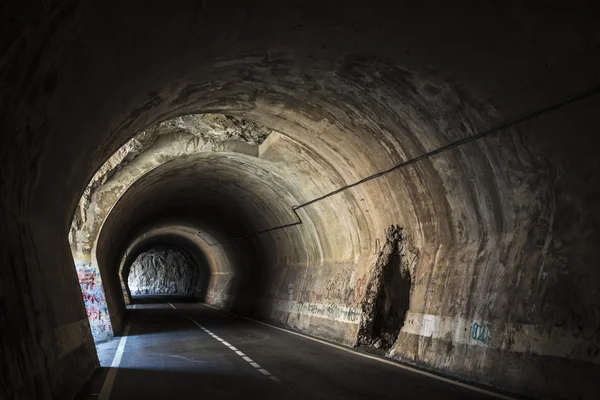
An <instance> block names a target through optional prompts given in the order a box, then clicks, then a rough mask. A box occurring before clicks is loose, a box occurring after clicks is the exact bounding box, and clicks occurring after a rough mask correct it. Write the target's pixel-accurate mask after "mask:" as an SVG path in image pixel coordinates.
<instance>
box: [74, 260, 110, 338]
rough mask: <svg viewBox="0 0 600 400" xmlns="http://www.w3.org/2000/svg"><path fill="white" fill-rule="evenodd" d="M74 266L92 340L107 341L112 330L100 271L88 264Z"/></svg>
mask: <svg viewBox="0 0 600 400" xmlns="http://www.w3.org/2000/svg"><path fill="white" fill-rule="evenodd" d="M75 266H76V268H77V278H78V279H79V286H81V294H82V295H83V303H84V304H85V311H86V312H87V315H88V320H89V321H90V328H91V330H92V335H93V336H94V340H95V341H99V340H104V339H108V338H110V337H112V336H113V330H112V325H111V323H110V317H109V315H108V307H107V305H106V297H105V295H104V288H103V287H102V280H101V279H100V271H98V268H95V267H92V266H91V265H90V264H89V263H76V264H75Z"/></svg>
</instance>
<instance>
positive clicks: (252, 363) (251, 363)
mask: <svg viewBox="0 0 600 400" xmlns="http://www.w3.org/2000/svg"><path fill="white" fill-rule="evenodd" d="M165 301H166V300H165ZM167 303H168V304H169V305H170V306H171V307H173V309H175V310H177V311H179V312H180V313H181V315H183V316H184V317H186V318H187V319H189V320H190V321H192V322H193V323H194V325H196V326H197V327H198V328H200V329H202V330H203V331H204V332H206V333H208V334H209V335H210V336H212V337H213V338H215V339H217V340H218V341H219V342H221V343H223V344H224V345H225V346H226V347H228V348H229V349H230V350H232V351H233V352H234V353H235V354H237V355H238V356H240V357H241V358H242V360H244V361H246V362H247V363H248V364H250V365H251V366H252V367H254V368H255V369H256V370H257V371H258V372H260V373H261V374H263V375H265V376H266V377H267V378H269V379H270V380H272V381H273V382H277V383H281V381H280V380H279V379H278V378H277V377H276V376H274V375H273V374H271V373H270V372H269V371H267V370H266V369H264V368H263V367H261V366H260V365H258V364H257V363H255V362H254V360H253V359H251V358H250V357H248V356H247V355H245V354H244V353H243V352H241V351H239V350H238V349H236V348H235V347H233V346H232V345H231V344H229V343H227V342H226V341H225V340H223V339H222V338H220V337H219V336H217V335H215V334H214V333H212V332H211V331H209V330H208V329H206V328H205V327H203V326H202V325H200V324H199V323H198V322H197V321H196V320H195V319H193V318H192V317H190V316H189V315H187V314H186V313H184V312H183V311H181V310H180V309H178V308H177V307H175V306H174V305H173V304H171V303H170V302H168V301H167ZM119 346H120V344H119Z"/></svg>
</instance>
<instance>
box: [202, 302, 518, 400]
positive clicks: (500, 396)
mask: <svg viewBox="0 0 600 400" xmlns="http://www.w3.org/2000/svg"><path fill="white" fill-rule="evenodd" d="M202 305H203V306H206V307H209V308H212V309H213V310H215V311H218V312H220V313H223V314H226V315H230V316H234V317H238V318H243V319H247V320H248V321H252V322H256V323H257V324H261V325H265V326H268V327H269V328H273V329H277V330H279V331H282V332H285V333H289V334H290V335H296V336H300V337H303V338H305V339H308V340H312V341H313V342H317V343H321V344H324V345H327V346H329V347H335V348H336V349H338V350H342V351H345V352H347V353H351V354H354V355H357V356H360V357H364V358H368V359H370V360H375V361H379V362H381V363H384V364H388V365H391V366H394V367H396V368H400V369H405V370H407V371H411V372H414V373H416V374H419V375H424V376H427V377H429V378H433V379H437V380H438V381H442V382H446V383H450V384H452V385H454V386H459V387H461V388H464V389H468V390H471V391H474V392H478V393H483V394H486V395H488V396H492V397H496V398H497V399H502V400H515V398H514V397H510V396H507V395H505V394H500V393H495V392H492V391H490V390H486V389H483V388H479V387H477V386H471V385H469V384H466V383H462V382H458V381H455V380H453V379H449V378H444V377H443V376H439V375H435V374H432V373H429V372H425V371H421V370H419V369H416V368H412V367H409V366H408V365H403V364H400V363H399V362H395V361H392V360H386V359H383V358H380V357H375V356H372V355H370V354H365V353H361V352H359V351H356V350H353V349H351V348H349V347H344V346H340V345H337V344H333V343H329V342H327V341H325V340H321V339H317V338H314V337H311V336H308V335H304V334H302V333H298V332H294V331H292V330H288V329H284V328H280V327H278V326H275V325H271V324H267V323H266V322H262V321H257V320H255V319H252V318H248V317H244V316H243V315H237V314H232V313H229V312H227V311H223V310H219V309H218V308H216V307H213V306H210V305H208V304H205V303H202Z"/></svg>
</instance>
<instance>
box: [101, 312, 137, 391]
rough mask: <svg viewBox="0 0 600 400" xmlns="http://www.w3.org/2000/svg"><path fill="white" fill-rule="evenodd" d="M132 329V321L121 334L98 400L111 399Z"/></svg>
mask: <svg viewBox="0 0 600 400" xmlns="http://www.w3.org/2000/svg"><path fill="white" fill-rule="evenodd" d="M135 307H136V304H134V305H133V309H134V310H135ZM130 329H131V322H129V323H128V324H127V326H126V327H125V331H124V332H123V336H121V340H119V346H118V347H117V352H116V353H115V357H114V358H113V361H112V364H111V366H110V370H109V371H108V374H107V375H106V379H105V380H104V385H102V390H101V391H100V395H99V396H98V400H108V399H110V393H111V392H112V389H113V386H114V385H115V378H116V377H117V371H118V369H119V365H121V359H122V358H123V352H124V351H125V343H127V336H129V330H130Z"/></svg>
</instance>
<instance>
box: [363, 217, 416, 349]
mask: <svg viewBox="0 0 600 400" xmlns="http://www.w3.org/2000/svg"><path fill="white" fill-rule="evenodd" d="M417 258H418V254H417V252H416V251H415V250H414V249H413V248H412V247H411V246H410V244H409V242H408V238H407V237H406V236H405V234H404V231H403V229H402V228H400V227H399V226H394V225H392V226H391V227H389V228H388V230H387V232H386V243H385V245H384V246H383V249H382V250H381V251H380V252H379V256H378V258H377V262H376V264H375V268H374V269H373V273H372V275H371V279H370V281H369V284H368V285H367V293H366V296H365V298H364V300H363V302H362V303H361V311H362V315H361V320H360V328H359V332H358V339H357V344H358V345H363V346H369V347H374V348H377V349H379V348H383V349H389V348H390V347H391V346H392V345H393V344H394V342H395V341H396V338H397V337H398V333H399V332H400V329H402V326H403V325H404V321H405V319H406V314H407V312H408V310H409V303H410V295H411V292H412V289H413V279H412V277H411V275H412V271H413V268H412V267H413V266H414V265H415V263H416V260H417Z"/></svg>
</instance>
